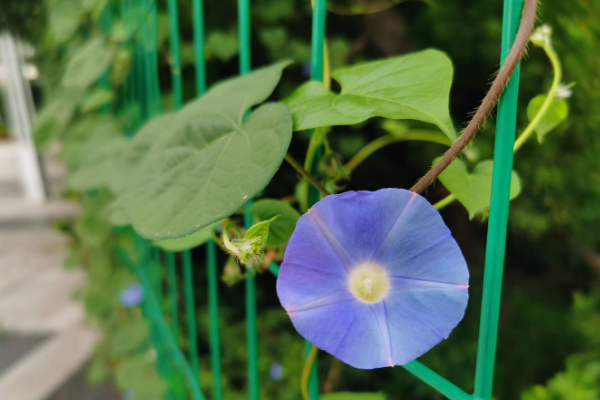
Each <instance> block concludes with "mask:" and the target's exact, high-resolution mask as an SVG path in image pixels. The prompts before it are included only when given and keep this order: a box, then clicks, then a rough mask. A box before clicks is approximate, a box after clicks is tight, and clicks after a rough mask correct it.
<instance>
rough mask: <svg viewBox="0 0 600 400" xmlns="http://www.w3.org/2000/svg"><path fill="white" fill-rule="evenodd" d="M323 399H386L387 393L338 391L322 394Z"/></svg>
mask: <svg viewBox="0 0 600 400" xmlns="http://www.w3.org/2000/svg"><path fill="white" fill-rule="evenodd" d="M321 400H386V397H385V394H383V393H381V392H377V393H353V392H337V393H328V394H326V395H324V396H321Z"/></svg>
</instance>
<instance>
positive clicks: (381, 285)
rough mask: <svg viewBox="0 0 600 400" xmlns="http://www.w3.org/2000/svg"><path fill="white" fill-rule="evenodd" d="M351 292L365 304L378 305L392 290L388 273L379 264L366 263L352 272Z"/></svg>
mask: <svg viewBox="0 0 600 400" xmlns="http://www.w3.org/2000/svg"><path fill="white" fill-rule="evenodd" d="M348 284H349V286H350V291H351V292H352V294H353V295H354V296H355V297H356V298H357V299H358V300H360V301H362V302H364V303H378V302H380V301H381V300H383V298H384V297H385V295H386V294H387V292H388V291H389V289H390V279H389V277H388V274H387V272H386V271H385V270H384V269H383V268H382V267H381V266H380V265H378V264H375V263H364V264H360V265H357V266H356V267H355V268H354V269H353V270H352V271H350V277H349V279H348Z"/></svg>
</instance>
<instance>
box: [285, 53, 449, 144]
mask: <svg viewBox="0 0 600 400" xmlns="http://www.w3.org/2000/svg"><path fill="white" fill-rule="evenodd" d="M331 76H332V77H333V78H334V79H335V80H336V81H338V83H339V84H340V86H341V87H342V90H341V92H340V93H339V94H338V93H334V92H331V91H330V90H328V89H326V88H325V86H323V84H322V83H321V82H316V81H310V82H308V83H306V84H304V85H302V86H301V87H300V88H298V89H297V90H296V91H295V92H294V93H292V95H291V96H290V97H289V98H288V99H286V101H285V102H286V103H287V104H288V105H289V106H290V111H291V112H292V116H293V118H294V130H296V131H300V130H304V129H309V128H317V127H320V126H332V125H352V124H357V123H359V122H362V121H365V120H367V119H369V118H372V117H385V118H390V119H415V120H419V121H424V122H429V123H432V124H435V125H437V126H438V127H439V128H440V129H441V130H442V131H443V132H444V133H445V134H446V136H448V138H450V140H452V141H453V142H454V141H455V140H456V133H455V131H454V128H453V126H452V121H451V119H450V115H449V113H448V96H449V94H450V85H451V83H452V63H451V61H450V59H449V58H448V57H447V56H446V55H445V54H444V53H442V52H441V51H437V50H425V51H421V52H418V53H414V54H409V55H405V56H399V57H394V58H390V59H386V60H381V61H373V62H366V63H361V64H357V65H355V66H352V67H347V68H341V69H338V70H336V71H334V72H333V73H332V74H331Z"/></svg>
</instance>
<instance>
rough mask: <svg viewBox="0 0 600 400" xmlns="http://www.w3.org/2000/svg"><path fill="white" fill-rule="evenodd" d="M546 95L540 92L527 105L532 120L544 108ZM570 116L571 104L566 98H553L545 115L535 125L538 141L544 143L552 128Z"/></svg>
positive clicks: (528, 114) (528, 115)
mask: <svg viewBox="0 0 600 400" xmlns="http://www.w3.org/2000/svg"><path fill="white" fill-rule="evenodd" d="M546 97H547V96H546V95H545V94H540V95H537V96H535V97H534V98H533V99H531V101H530V102H529V105H528V106H527V117H528V118H529V121H530V122H531V121H532V120H533V118H535V116H536V115H537V113H538V112H539V111H540V109H541V108H542V104H544V101H546ZM568 116H569V105H568V104H567V102H566V101H565V100H564V99H559V98H556V97H555V98H553V99H552V101H550V106H549V107H548V108H547V109H546V112H545V113H544V115H542V118H541V119H540V122H538V124H537V126H536V127H535V133H536V134H537V137H538V141H539V142H540V143H542V142H543V141H544V137H545V136H546V134H548V133H549V132H550V131H551V130H552V129H554V128H556V127H557V126H558V124H560V123H561V122H563V121H564V120H565V119H567V117H568Z"/></svg>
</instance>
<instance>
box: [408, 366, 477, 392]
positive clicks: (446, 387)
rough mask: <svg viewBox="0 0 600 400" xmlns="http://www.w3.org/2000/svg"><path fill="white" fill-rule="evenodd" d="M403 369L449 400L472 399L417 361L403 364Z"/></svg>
mask: <svg viewBox="0 0 600 400" xmlns="http://www.w3.org/2000/svg"><path fill="white" fill-rule="evenodd" d="M403 367H404V369H406V370H407V371H409V372H410V373H411V374H413V375H414V376H416V377H417V378H419V379H421V380H422V381H423V382H425V383H427V384H428V385H429V386H431V387H432V388H434V389H436V390H437V391H438V392H440V393H441V394H443V395H444V396H446V397H447V398H449V399H451V400H472V399H473V396H472V395H470V394H468V393H466V392H465V391H463V390H462V389H460V388H459V387H458V386H456V385H455V384H453V383H451V382H449V381H448V380H447V379H446V378H444V377H442V376H440V375H438V374H437V373H436V372H434V371H432V370H431V369H429V368H427V367H426V366H425V365H423V364H421V363H420V362H418V361H416V360H415V361H412V362H410V363H408V364H406V365H403Z"/></svg>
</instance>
